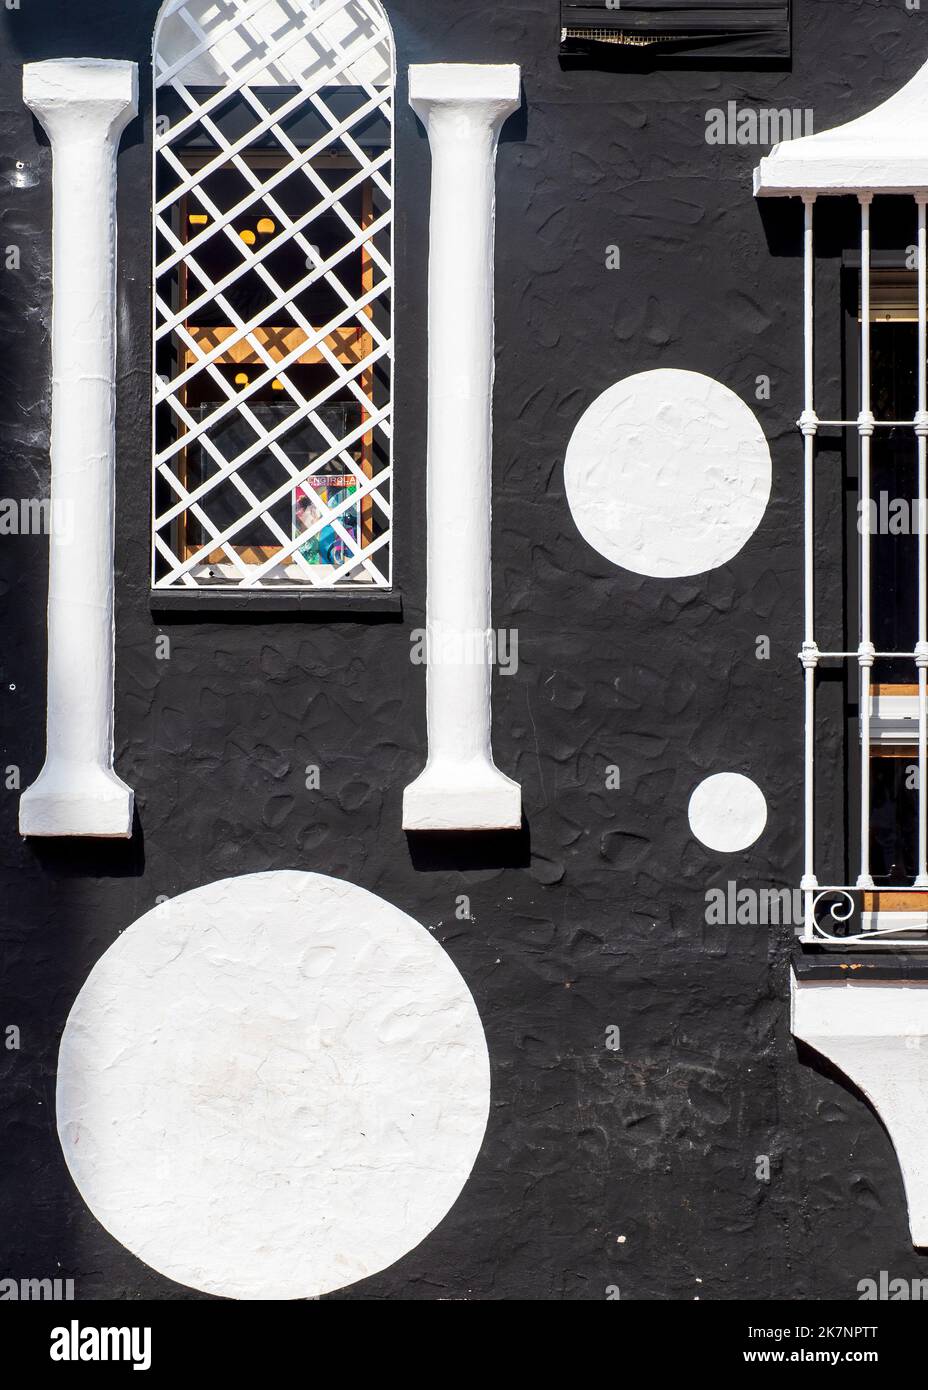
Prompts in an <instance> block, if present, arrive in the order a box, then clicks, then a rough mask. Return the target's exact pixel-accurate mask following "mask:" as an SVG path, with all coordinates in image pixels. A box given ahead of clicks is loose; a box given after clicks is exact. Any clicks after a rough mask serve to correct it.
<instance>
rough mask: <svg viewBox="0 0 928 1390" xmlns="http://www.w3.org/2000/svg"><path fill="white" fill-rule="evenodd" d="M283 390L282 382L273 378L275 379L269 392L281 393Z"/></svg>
mask: <svg viewBox="0 0 928 1390" xmlns="http://www.w3.org/2000/svg"><path fill="white" fill-rule="evenodd" d="M283 389H284V384H283V382H282V381H280V380H279V379H277V378H275V379H274V380H273V381H272V382H271V390H272V391H282V390H283Z"/></svg>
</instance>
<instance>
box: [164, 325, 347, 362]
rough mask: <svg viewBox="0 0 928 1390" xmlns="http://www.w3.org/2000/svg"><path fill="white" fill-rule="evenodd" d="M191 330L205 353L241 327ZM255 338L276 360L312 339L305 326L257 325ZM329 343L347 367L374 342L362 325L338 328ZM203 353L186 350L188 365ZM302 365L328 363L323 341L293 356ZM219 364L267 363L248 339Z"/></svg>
mask: <svg viewBox="0 0 928 1390" xmlns="http://www.w3.org/2000/svg"><path fill="white" fill-rule="evenodd" d="M187 332H188V333H189V334H190V337H191V338H192V339H193V341H194V342H195V343H196V345H197V347H198V348H199V349H200V351H201V352H202V353H207V352H212V351H213V350H214V349H215V348H217V347H219V346H220V345H221V344H222V343H224V342H227V341H228V340H229V339H230V338H232V337H234V336H235V335H236V334H237V333H238V332H239V330H238V329H237V328H233V327H231V326H228V325H225V324H224V325H222V326H221V327H213V328H198V327H195V326H194V325H193V324H188V325H187ZM251 337H253V338H255V339H257V341H258V342H259V343H260V344H261V346H262V347H263V348H264V349H265V351H266V352H267V354H268V356H269V357H271V358H272V359H273V360H274V361H275V362H281V361H282V360H283V359H284V358H285V357H289V356H290V354H291V353H292V352H294V351H295V350H296V349H297V348H298V347H299V346H300V344H301V343H306V342H308V341H309V339H308V338H307V335H306V334H305V333H304V331H303V329H302V328H267V327H265V328H254V329H252V331H251ZM325 346H326V347H327V348H328V349H329V351H330V352H331V353H332V355H333V356H334V357H336V358H337V359H338V361H339V362H341V363H342V365H343V366H349V367H353V366H357V365H358V364H359V363H361V362H363V361H364V359H365V358H366V357H369V356H370V355H371V352H372V351H373V341H372V339H371V335H370V333H365V332H364V330H363V329H362V328H337V329H336V330H335V332H334V333H330V334H329V336H328V337H327V338H326V339H325ZM199 360H200V359H199V356H198V355H197V353H196V352H195V351H194V349H193V348H188V349H187V352H186V364H187V366H188V367H192V366H193V365H194V364H195V363H196V362H198V361H199ZM293 360H294V362H298V363H300V364H301V365H317V364H318V363H320V362H324V361H325V360H326V359H325V356H324V355H323V351H322V344H319V345H318V346H317V347H313V348H309V349H308V350H307V351H306V352H304V353H301V354H300V356H299V357H297V358H294V359H293ZM216 363H217V365H218V366H223V365H225V366H237V367H238V366H243V367H245V366H256V367H259V366H264V365H265V363H264V359H263V358H262V357H261V356H260V355H259V353H258V352H257V351H256V350H255V349H254V348H253V347H252V345H251V343H249V342H248V341H247V339H241V340H240V341H239V342H236V343H232V344H231V346H230V347H229V348H228V349H227V350H226V351H225V352H223V353H222V354H221V356H219V357H218V358H217V359H216Z"/></svg>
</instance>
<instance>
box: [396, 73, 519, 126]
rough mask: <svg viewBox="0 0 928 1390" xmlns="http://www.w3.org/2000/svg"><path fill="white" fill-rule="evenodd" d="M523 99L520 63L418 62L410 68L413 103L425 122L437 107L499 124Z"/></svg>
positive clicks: (410, 87)
mask: <svg viewBox="0 0 928 1390" xmlns="http://www.w3.org/2000/svg"><path fill="white" fill-rule="evenodd" d="M521 99H522V69H521V68H520V67H519V66H518V64H516V63H507V64H491V63H417V64H414V65H413V66H412V67H410V69H409V104H410V106H411V107H412V108H413V110H414V111H415V112H416V114H417V115H418V116H419V117H420V118H421V119H422V120H423V121H425V120H427V118H428V116H429V114H430V113H431V111H432V109H433V108H436V107H438V108H443V109H444V108H448V107H453V108H455V109H458V110H461V111H468V110H470V111H473V112H474V113H475V114H478V115H480V116H481V117H484V118H485V119H488V120H489V121H490V122H491V123H493V124H496V123H497V122H502V121H503V120H505V118H506V117H507V116H509V115H511V113H512V112H513V111H517V110H518V108H519V104H520V102H521Z"/></svg>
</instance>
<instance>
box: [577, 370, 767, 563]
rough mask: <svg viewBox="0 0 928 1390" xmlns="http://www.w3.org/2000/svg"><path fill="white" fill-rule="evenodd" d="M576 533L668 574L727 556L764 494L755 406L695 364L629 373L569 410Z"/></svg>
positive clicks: (752, 524) (746, 532)
mask: <svg viewBox="0 0 928 1390" xmlns="http://www.w3.org/2000/svg"><path fill="white" fill-rule="evenodd" d="M564 482H565V486H566V490H567V502H568V505H569V507H570V510H571V513H572V514H573V518H574V521H575V522H576V523H577V528H578V530H579V531H580V534H581V535H582V536H583V538H584V540H586V541H588V542H589V544H590V545H591V546H592V547H593V548H594V550H598V551H599V553H600V554H601V555H605V557H606V558H607V559H608V560H612V561H613V563H614V564H616V565H621V566H622V568H623V569H626V570H631V571H632V573H634V574H644V575H648V576H650V577H651V578H655V579H675V578H679V577H680V576H682V575H693V574H702V573H704V572H705V571H706V570H713V569H717V568H718V566H719V565H724V564H727V563H728V561H729V560H731V559H732V558H733V557H734V556H735V555H737V554H738V551H739V550H740V549H741V548H742V546H743V545H745V543H746V542H747V541H748V540H750V538H751V536H752V535H753V534H754V532H755V531H756V530H757V527H758V526H759V525H760V523H761V520H762V519H763V516H764V512H765V511H766V509H767V503H768V501H769V499H770V484H771V464H770V449H769V446H768V444H767V440H766V438H765V437H764V432H763V430H762V429H761V426H760V423H759V422H758V420H757V417H756V415H755V414H754V412H753V411H752V410H751V409H750V408H749V407H748V406H747V405H745V403H744V401H742V400H741V399H740V397H738V396H736V395H735V393H734V392H733V391H730V390H729V389H728V387H727V386H723V385H722V384H721V382H718V381H715V380H714V379H713V378H712V377H708V376H703V374H702V373H701V372H686V371H678V370H676V369H661V370H659V371H653V372H640V373H638V374H637V375H636V376H630V377H626V378H625V380H624V381H620V382H617V383H616V385H615V386H610V387H609V389H608V390H607V391H604V392H603V394H602V395H601V396H599V397H598V398H597V399H596V400H595V401H594V402H593V404H592V405H591V406H590V407H589V409H588V410H587V411H586V412H585V413H584V415H583V416H582V418H581V419H580V422H579V424H578V425H577V427H576V429H575V430H574V433H573V436H572V438H571V441H570V444H569V445H568V448H567V460H566V463H565V466H564Z"/></svg>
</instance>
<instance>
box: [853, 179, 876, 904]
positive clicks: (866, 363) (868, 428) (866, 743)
mask: <svg viewBox="0 0 928 1390" xmlns="http://www.w3.org/2000/svg"><path fill="white" fill-rule="evenodd" d="M858 200H859V202H860V415H859V416H858V421H857V428H858V433H859V435H860V527H859V529H860V645H859V646H858V649H857V650H858V661H859V664H860V873H859V875H858V878H857V886H858V888H872V887H873V878H872V876H871V874H870V738H871V735H870V681H871V674H872V671H873V662H874V657H875V651H874V646H873V641H872V636H871V611H870V602H871V592H870V588H871V570H870V561H871V525H870V521H871V517H870V501H871V484H870V455H871V446H872V442H873V426H874V417H873V411H872V409H871V389H870V204H871V203H872V202H873V194H872V193H860V194H858Z"/></svg>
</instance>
